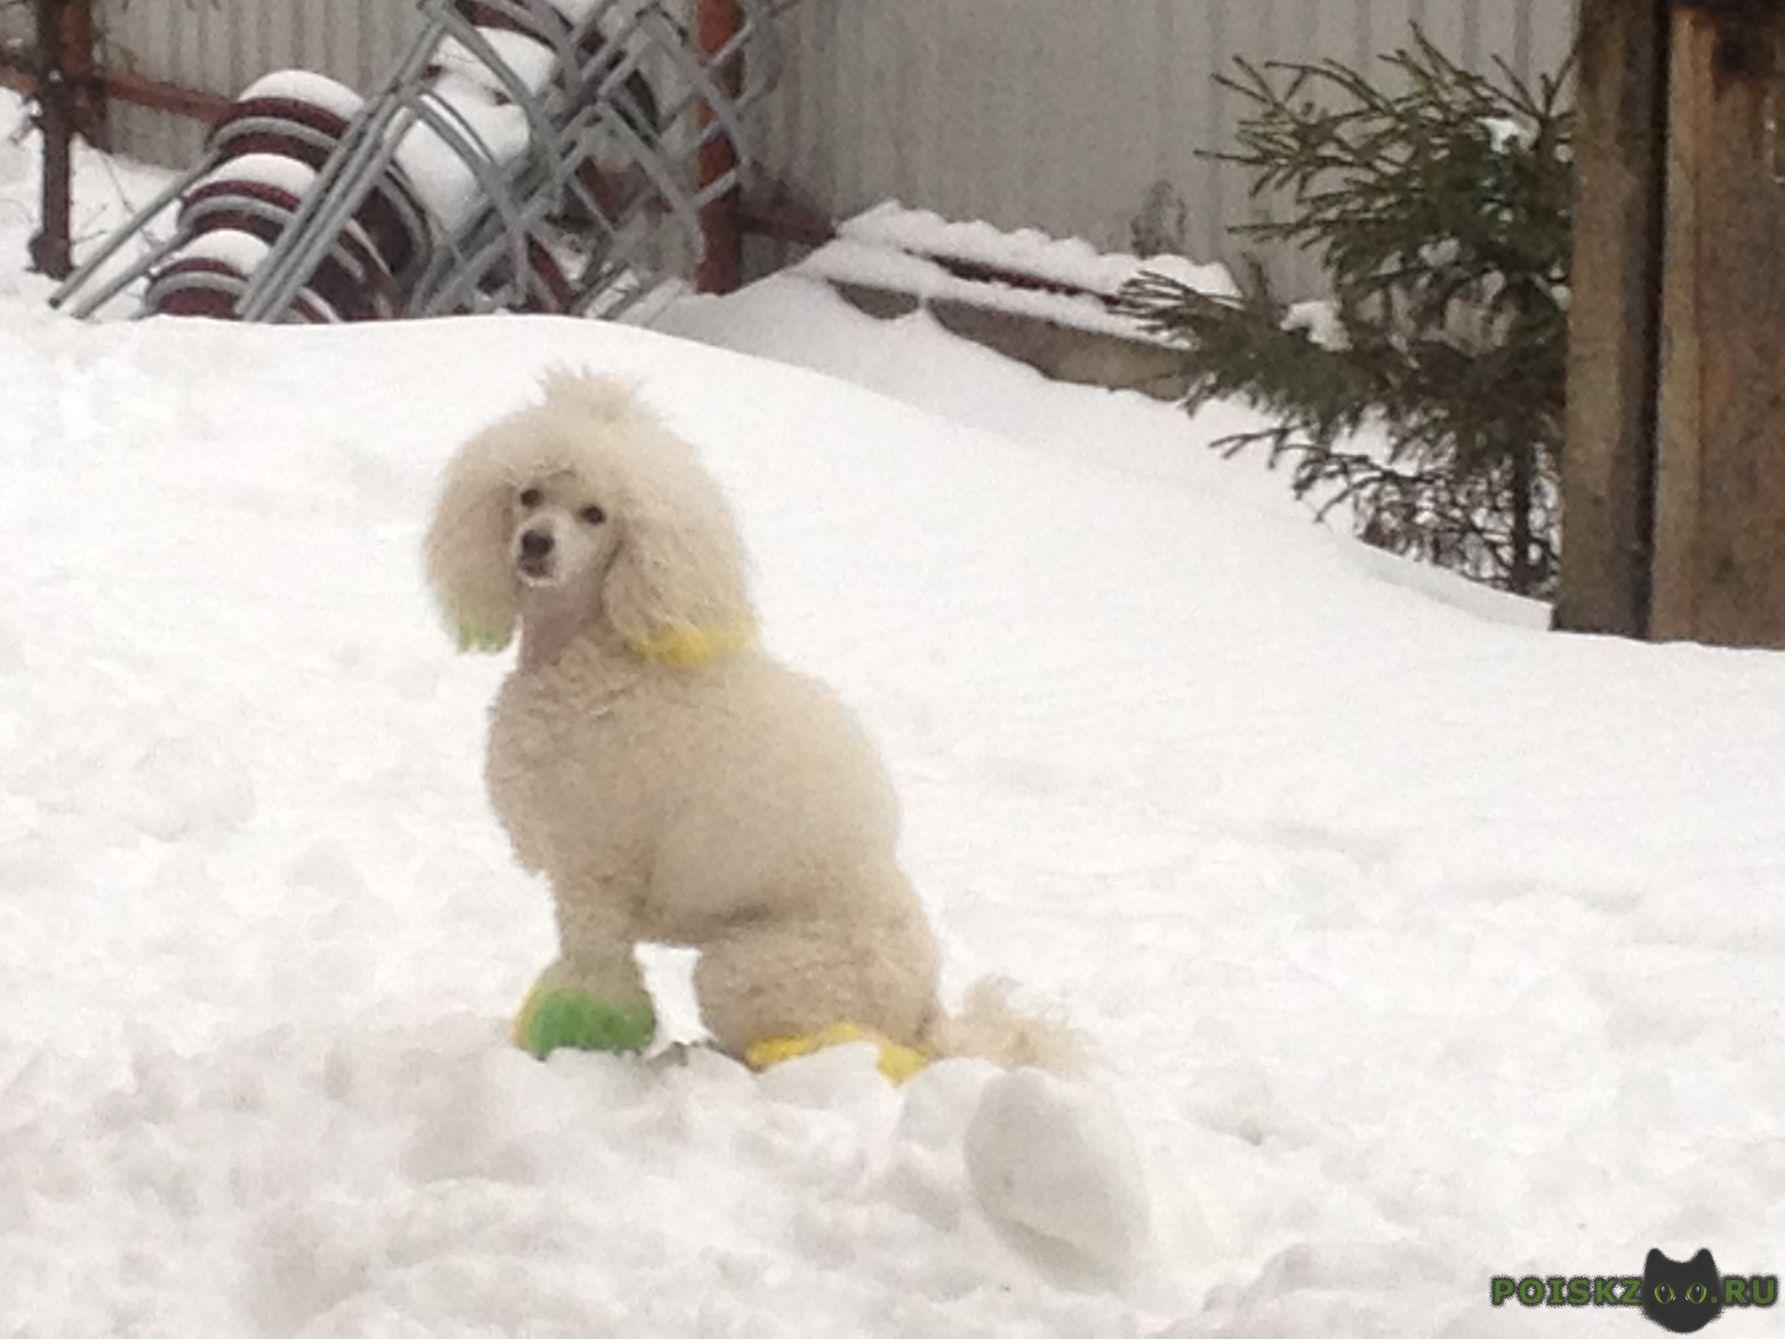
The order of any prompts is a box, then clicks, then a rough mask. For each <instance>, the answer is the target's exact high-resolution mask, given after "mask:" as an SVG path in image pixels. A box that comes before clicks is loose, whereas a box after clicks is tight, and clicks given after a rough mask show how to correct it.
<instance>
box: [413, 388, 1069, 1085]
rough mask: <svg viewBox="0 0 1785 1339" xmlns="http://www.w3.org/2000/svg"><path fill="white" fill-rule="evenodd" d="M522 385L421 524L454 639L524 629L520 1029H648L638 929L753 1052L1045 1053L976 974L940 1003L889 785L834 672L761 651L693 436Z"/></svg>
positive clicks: (512, 700) (505, 725) (497, 771)
mask: <svg viewBox="0 0 1785 1339" xmlns="http://www.w3.org/2000/svg"><path fill="white" fill-rule="evenodd" d="M545 393H546V394H545V403H544V404H543V405H541V406H539V407H536V408H531V409H527V410H524V411H522V412H520V413H517V414H515V415H514V416H512V417H510V418H508V419H505V420H504V421H502V422H500V423H498V424H496V425H495V426H493V427H491V428H489V429H487V430H485V431H484V432H483V433H481V434H479V435H478V436H477V437H475V438H474V439H472V441H471V442H470V443H469V444H468V445H466V446H465V447H464V449H463V450H462V451H461V452H460V453H459V455H458V457H457V458H456V459H455V460H454V462H453V463H452V465H451V467H450V469H449V471H448V473H447V478H446V484H445V489H444V492H443V495H442V497H441V499H440V503H439V508H438V511H437V513H436V515H435V517H434V521H433V525H432V528H431V530H430V533H429V536H428V542H427V562H428V568H429V574H430V576H431V578H432V581H433V585H434V588H435V591H436V593H437V595H438V596H439V599H440V601H441V603H442V604H443V606H444V607H445V610H446V613H447V616H448V618H449V620H450V621H451V623H452V625H453V626H454V628H455V629H456V630H457V631H458V634H459V638H460V643H461V645H462V646H463V647H465V648H467V649H481V650H500V649H502V648H503V647H505V646H506V645H507V644H508V642H509V640H510V638H511V636H512V635H513V631H514V628H515V625H516V623H517V622H518V623H519V625H520V632H521V647H520V657H519V663H518V664H517V665H516V667H515V669H514V671H513V672H512V673H511V674H510V675H509V677H508V679H507V681H506V682H505V683H504V685H503V687H502V690H501V693H500V695H499V696H498V698H497V700H496V705H495V709H494V712H493V718H492V727H491V732H490V745H489V757H488V768H487V779H488V783H489V790H490V795H491V798H492V801H493V802H494V805H495V808H496V812H497V814H498V816H499V817H500V818H501V820H502V823H503V825H504V826H505V827H506V828H507V830H508V834H509V837H510V838H511V840H512V841H513V843H514V849H515V853H516V855H517V856H518V857H519V859H520V861H521V863H522V864H523V865H525V866H526V867H527V868H529V869H532V870H535V871H538V872H540V873H543V874H544V875H545V876H546V878H547V879H548V880H549V881H550V883H551V887H552V892H553V896H554V900H555V901H556V904H557V917H558V939H559V946H560V956H559V958H558V959H557V961H556V962H554V963H552V964H551V965H550V966H549V967H547V968H546V969H545V971H544V973H543V974H542V975H541V977H540V979H539V982H538V984H537V985H536V986H535V987H534V989H533V993H532V994H531V995H530V996H529V997H528V1001H527V1003H526V1004H525V1005H524V1006H523V1008H522V1010H521V1014H520V1016H519V1017H518V1018H517V1019H516V1023H515V1036H516V1040H517V1042H519V1044H521V1045H523V1046H525V1047H527V1048H528V1049H530V1050H532V1051H533V1052H534V1053H535V1054H540V1055H543V1054H545V1053H546V1052H547V1051H549V1050H551V1049H553V1048H554V1047H557V1046H577V1047H583V1048H586V1049H609V1050H636V1049H642V1048H643V1047H644V1046H646V1045H647V1044H648V1043H649V1041H650V1039H651V1035H652V1033H653V1031H654V1028H655V1014H654V1012H653V1010H652V1006H651V1001H650V997H649V995H648V994H647V993H646V990H645V986H644V982H643V980H642V978H641V976H640V973H639V968H638V964H637V962H636V960H635V958H634V953H633V947H634V945H635V944H636V943H638V942H639V941H640V940H650V941H660V942H665V943H673V944H683V945H689V946H693V947H696V948H698V949H699V950H700V958H699V963H698V966H697V967H696V969H695V977H694V979H695V987H696V990H697V993H698V996H699V1000H700V1007H701V1013H702V1015H703V1017H704V1019H705V1021H706V1024H707V1027H708V1028H709V1029H710V1031H711V1032H712V1034H713V1037H714V1038H715V1040H716V1042H717V1044H718V1045H719V1047H720V1048H721V1049H723V1050H724V1051H726V1052H728V1053H730V1054H732V1055H734V1056H738V1057H740V1058H744V1059H746V1060H748V1061H750V1062H751V1063H752V1064H757V1065H761V1064H765V1063H769V1062H771V1061H773V1060H775V1059H778V1058H781V1057H783V1056H786V1055H790V1054H799V1053H801V1052H803V1051H807V1050H811V1049H814V1048H816V1047H817V1046H821V1045H826V1044H830V1043H832V1042H836V1041H843V1040H854V1039H864V1038H865V1039H869V1040H873V1041H876V1042H878V1043H879V1044H880V1045H881V1048H882V1049H881V1066H882V1068H883V1069H885V1070H886V1071H887V1072H888V1073H889V1074H891V1075H893V1076H895V1077H900V1076H903V1075H904V1074H907V1073H909V1072H911V1071H913V1070H914V1069H916V1068H917V1067H919V1066H921V1065H922V1064H923V1063H924V1061H925V1060H927V1059H928V1058H929V1057H932V1056H935V1055H940V1054H976V1055H985V1056H987V1057H989V1058H992V1059H997V1060H1000V1061H1002V1062H1004V1063H1009V1064H1022V1063H1038V1064H1047V1065H1051V1066H1053V1067H1056V1068H1064V1067H1068V1066H1069V1065H1070V1064H1071V1062H1072V1052H1073V1050H1074V1038H1073V1036H1072V1034H1071V1033H1070V1032H1069V1031H1068V1030H1066V1029H1065V1028H1063V1027H1060V1026H1058V1025H1055V1024H1052V1023H1046V1022H1040V1021H1036V1020H1031V1019H1025V1018H1022V1017H1021V1016H1019V1015H1016V1014H1014V1013H1012V1012H1011V1011H1010V1010H1008V1009H1007V1008H1006V1007H1005V1006H1004V1004H1003V1000H1002V995H1001V993H1000V992H999V991H998V990H997V989H996V988H976V989H975V990H974V991H973V992H970V995H969V1004H968V1009H967V1011H966V1013H964V1014H962V1015H959V1016H955V1017H950V1016H948V1015H946V1014H944V1013H943V1012H942V1011H941V1010H940V1009H939V1007H938V1006H937V1003H936V977H937V967H936V944H935V939H934V936H933V935H932V933H931V930H930V926H929V923H928V921H927V920H926V918H925V915H924V912H923V908H922V906H921V904H920V903H919V901H918V898H917V895H916V894H915V892H914V891H913V890H912V888H911V885H910V883H909V882H908V881H907V880H906V878H905V876H904V874H903V873H902V872H901V871H900V869H899V866H898V863H897V860H896V857H895V845H896V841H897V836H898V804H897V800H896V798H895V796H894V794H893V791H892V788H891V785H890V784H889V782H888V780H887V777H886V774H885V772H884V771H883V770H882V768H881V766H880V763H879V761H878V759H877V758H876V757H875V754H874V751H873V748H872V746H871V745H870V744H869V742H868V740H867V739H866V738H865V737H864V735H863V733H862V731H861V729H860V727H859V726H858V725H857V723H856V721H855V720H854V719H853V717H852V716H851V715H850V714H849V712H848V711H847V709H845V708H844V707H843V706H842V704H841V703H839V702H838V701H837V699H836V698H835V697H834V696H832V694H831V693H830V691H829V690H828V689H826V688H825V687H824V686H823V685H822V684H820V683H818V682H816V681H814V680H812V679H810V678H807V677H805V676H803V675H800V674H796V673H794V672H793V671H791V670H789V669H787V668H785V667H784V666H782V665H779V664H777V663H776V662H775V661H773V660H771V659H770V658H769V657H768V656H766V655H765V654H763V653H762V652H761V651H760V650H759V649H758V648H757V646H756V643H755V637H754V618H753V615H752V611H751V607H750V600H749V594H748V592H747V590H746V589H745V580H744V555H743V551H742V547H741V545H740V542H739V539H738V534H737V530H736V527H735V525H734V523H733V521H732V517H731V513H730V510H729V509H728V507H727V506H726V503H725V501H724V499H723V497H722V496H721V495H720V493H719V490H718V488H717V486H716V485H715V484H714V482H713V480H712V479H711V477H710V476H709V475H708V474H707V473H706V471H705V470H704V469H703V468H702V466H701V464H700V462H699V460H698V458H697V457H696V455H695V452H694V450H693V448H692V447H691V446H689V445H688V443H686V442H684V441H682V440H680V439H679V438H677V437H676V436H675V435H674V434H672V433H671V432H670V431H669V430H668V429H667V428H665V427H664V426H663V425H662V424H661V423H660V422H658V421H657V420H656V419H655V418H654V417H653V416H652V415H651V414H650V413H649V412H648V411H647V410H646V409H645V408H644V407H643V406H641V405H640V404H639V402H638V401H637V400H636V399H635V398H634V396H633V395H632V394H631V392H630V391H629V390H628V389H627V388H626V387H624V386H622V385H620V384H617V383H615V382H611V381H604V380H595V379H591V378H586V377H578V376H572V375H568V374H554V375H552V376H550V377H548V379H547V381H546V385H545Z"/></svg>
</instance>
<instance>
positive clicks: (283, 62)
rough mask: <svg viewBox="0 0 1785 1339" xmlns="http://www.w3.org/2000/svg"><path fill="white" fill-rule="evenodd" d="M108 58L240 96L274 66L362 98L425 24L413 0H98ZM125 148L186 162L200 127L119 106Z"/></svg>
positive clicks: (115, 112)
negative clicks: (313, 75) (318, 77)
mask: <svg viewBox="0 0 1785 1339" xmlns="http://www.w3.org/2000/svg"><path fill="white" fill-rule="evenodd" d="M98 8H99V15H100V22H101V25H102V28H103V32H104V38H103V41H104V44H105V47H106V57H107V59H108V60H109V61H112V62H116V63H121V64H127V65H131V66H134V67H135V68H136V69H137V70H138V71H139V72H141V73H142V74H144V75H147V76H148V77H149V78H151V79H161V80H166V81H167V82H169V83H175V84H182V85H184V86H186V87H188V88H200V89H206V90H209V91H210V92H213V93H222V94H226V95H233V94H235V93H236V92H238V91H239V90H240V89H242V88H243V87H244V86H245V85H247V84H248V83H250V82H252V81H253V80H254V79H256V78H258V77H259V76H261V75H263V74H265V73H266V72H267V71H269V70H277V69H284V68H286V67H288V66H302V67H304V68H306V69H313V70H319V71H321V72H322V73H324V74H328V75H332V76H333V77H334V78H336V79H339V80H340V81H341V82H342V83H345V84H348V85H350V86H352V87H354V88H356V89H359V90H360V91H361V92H364V91H366V90H368V89H370V88H371V87H373V86H374V85H375V84H376V83H377V82H378V80H379V78H380V77H381V76H383V75H384V74H386V73H388V72H389V71H390V70H391V69H392V68H393V67H394V66H395V64H396V61H397V58H398V56H400V55H401V54H402V50H403V47H404V44H405V43H407V42H408V41H410V40H411V39H413V37H414V35H415V33H416V30H417V29H418V28H419V26H420V24H419V21H418V17H417V14H416V11H415V7H414V5H412V4H410V3H409V2H408V0H124V2H121V0H100V3H99V6H98ZM112 124H113V128H114V135H115V136H116V142H117V144H118V147H119V148H121V149H123V150H124V151H125V152H127V153H130V154H133V155H135V156H137V157H140V158H146V159H148V160H149V161H151V162H157V163H167V164H169V165H178V166H184V165H185V164H187V163H189V162H191V161H192V159H193V158H194V157H195V156H196V155H197V153H198V151H199V147H200V145H201V143H202V141H203V139H204V130H203V127H202V126H199V125H197V124H196V123H195V122H192V121H190V120H186V119H183V118H180V117H177V116H171V115H169V114H167V113H165V112H156V111H149V110H147V109H145V108H141V107H130V106H125V105H123V104H115V105H114V106H113V108H112Z"/></svg>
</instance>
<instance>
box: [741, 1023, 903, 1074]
mask: <svg viewBox="0 0 1785 1339" xmlns="http://www.w3.org/2000/svg"><path fill="white" fill-rule="evenodd" d="M860 1041H866V1042H873V1043H874V1044H875V1045H876V1046H878V1047H879V1048H880V1056H879V1059H878V1060H877V1061H876V1062H875V1064H876V1067H877V1068H878V1069H879V1070H880V1072H881V1073H882V1074H884V1075H886V1077H887V1078H889V1079H891V1080H892V1081H893V1082H894V1083H895V1084H897V1083H903V1082H905V1080H906V1079H908V1078H910V1077H911V1076H912V1075H913V1074H915V1073H917V1072H918V1071H919V1070H920V1069H922V1068H923V1067H924V1066H925V1065H927V1064H929V1063H930V1057H929V1056H927V1055H925V1054H924V1053H923V1052H922V1051H919V1050H917V1049H915V1048H913V1047H910V1046H901V1045H900V1044H899V1043H898V1042H896V1041H888V1040H887V1039H886V1038H885V1037H883V1036H881V1035H880V1034H879V1033H878V1032H875V1031H874V1030H873V1029H871V1028H865V1027H860V1026H858V1025H857V1024H854V1023H834V1024H832V1025H831V1026H830V1027H827V1028H824V1029H823V1030H821V1031H818V1032H808V1033H807V1034H806V1035H805V1036H803V1037H765V1038H763V1039H762V1040H761V1041H754V1042H751V1043H750V1044H749V1045H748V1046H746V1047H745V1048H744V1063H745V1064H747V1065H749V1066H750V1068H751V1069H767V1068H768V1067H769V1066H770V1065H775V1064H779V1063H780V1062H781V1061H783V1060H792V1059H793V1058H794V1057H795V1056H801V1055H811V1054H812V1053H813V1052H814V1051H822V1050H824V1049H825V1048H826V1047H828V1046H847V1045H849V1044H850V1043H851V1042H860Z"/></svg>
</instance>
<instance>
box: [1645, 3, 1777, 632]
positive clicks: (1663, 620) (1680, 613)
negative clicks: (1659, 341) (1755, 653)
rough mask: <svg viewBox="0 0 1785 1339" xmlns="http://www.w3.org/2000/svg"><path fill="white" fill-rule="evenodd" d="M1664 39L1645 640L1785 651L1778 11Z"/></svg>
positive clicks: (1682, 30) (1706, 21)
mask: <svg viewBox="0 0 1785 1339" xmlns="http://www.w3.org/2000/svg"><path fill="white" fill-rule="evenodd" d="M1673 42H1674V92H1673V99H1672V127H1671V133H1672V139H1673V147H1672V151H1671V153H1670V160H1669V161H1670V165H1671V171H1670V176H1669V187H1668V239H1669V244H1668V251H1667V272H1666V281H1665V294H1666V307H1665V314H1664V322H1665V325H1664V339H1663V346H1662V368H1663V375H1662V383H1661V405H1660V433H1659V441H1660V471H1659V479H1660V488H1659V511H1658V516H1657V525H1656V560H1655V610H1654V620H1653V627H1652V631H1653V634H1654V635H1655V636H1657V637H1662V638H1669V637H1682V638H1692V639H1694V640H1697V641H1704V642H1711V643H1716V644H1720V645H1732V646H1771V647H1785V320H1781V316H1780V314H1781V313H1782V312H1785V267H1781V265H1780V263H1779V257H1780V255H1781V254H1782V253H1785V143H1782V142H1781V134H1782V133H1785V132H1782V131H1781V128H1780V125H1779V117H1780V113H1781V108H1782V107H1785V83H1782V82H1781V81H1782V80H1785V71H1782V70H1781V69H1780V68H1779V66H1780V60H1781V56H1782V54H1785V9H1782V8H1781V7H1780V6H1778V5H1768V6H1754V5H1746V6H1740V7H1735V8H1731V7H1728V6H1724V7H1719V8H1698V7H1693V8H1685V7H1681V8H1678V9H1677V10H1676V13H1675V19H1674V34H1673Z"/></svg>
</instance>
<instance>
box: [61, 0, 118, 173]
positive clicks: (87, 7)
mask: <svg viewBox="0 0 1785 1339" xmlns="http://www.w3.org/2000/svg"><path fill="white" fill-rule="evenodd" d="M96 37H97V34H96V31H95V28H94V24H93V0H65V3H64V5H63V7H62V63H63V69H64V71H65V72H66V73H67V75H68V82H69V84H70V86H71V87H72V88H73V90H74V126H75V129H76V130H78V131H79V132H80V133H81V134H82V135H84V136H85V137H86V140H87V142H88V143H89V144H93V145H97V146H98V147H99V148H102V149H103V148H106V147H107V144H106V139H107V135H106V102H105V85H104V82H103V81H102V79H101V77H100V74H99V61H98V51H97V47H96V45H95V42H96Z"/></svg>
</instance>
